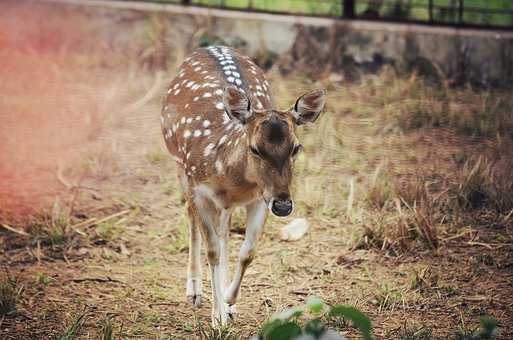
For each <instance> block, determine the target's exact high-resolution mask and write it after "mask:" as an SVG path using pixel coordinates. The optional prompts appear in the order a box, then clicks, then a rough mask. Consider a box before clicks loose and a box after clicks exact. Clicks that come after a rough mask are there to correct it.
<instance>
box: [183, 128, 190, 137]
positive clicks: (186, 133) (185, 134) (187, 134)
mask: <svg viewBox="0 0 513 340" xmlns="http://www.w3.org/2000/svg"><path fill="white" fill-rule="evenodd" d="M190 136H191V132H190V131H189V130H185V132H184V133H183V138H189V137H190Z"/></svg>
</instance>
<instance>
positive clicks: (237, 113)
mask: <svg viewBox="0 0 513 340" xmlns="http://www.w3.org/2000/svg"><path fill="white" fill-rule="evenodd" d="M223 102H224V108H225V110H226V113H227V114H228V116H229V117H230V118H231V119H236V120H238V121H239V122H240V123H241V124H246V123H247V121H248V119H249V118H250V117H251V103H250V101H249V98H248V96H246V94H245V93H244V92H242V90H240V89H238V88H236V87H234V86H227V87H226V88H225V89H224V95H223Z"/></svg>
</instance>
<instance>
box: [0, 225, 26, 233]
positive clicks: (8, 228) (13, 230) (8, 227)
mask: <svg viewBox="0 0 513 340" xmlns="http://www.w3.org/2000/svg"><path fill="white" fill-rule="evenodd" d="M0 225H1V226H2V227H4V228H5V229H7V230H9V231H12V232H13V233H16V234H18V235H22V236H30V234H29V233H27V232H26V231H23V230H18V229H16V228H13V227H11V226H10V225H7V224H3V223H2V224H0Z"/></svg>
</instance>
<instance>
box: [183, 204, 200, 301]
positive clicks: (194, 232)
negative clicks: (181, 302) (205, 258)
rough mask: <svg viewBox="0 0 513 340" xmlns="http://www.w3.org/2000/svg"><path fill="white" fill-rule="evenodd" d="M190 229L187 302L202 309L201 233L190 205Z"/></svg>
mask: <svg viewBox="0 0 513 340" xmlns="http://www.w3.org/2000/svg"><path fill="white" fill-rule="evenodd" d="M187 210H188V212H189V220H190V229H189V264H188V266H187V291H186V295H187V301H189V303H190V304H192V306H193V308H199V307H201V302H202V301H201V295H202V283H203V282H202V276H203V275H202V274H203V268H202V265H201V233H200V231H199V228H198V220H197V217H196V216H195V214H194V209H193V208H192V207H191V205H190V204H189V205H188V209H187Z"/></svg>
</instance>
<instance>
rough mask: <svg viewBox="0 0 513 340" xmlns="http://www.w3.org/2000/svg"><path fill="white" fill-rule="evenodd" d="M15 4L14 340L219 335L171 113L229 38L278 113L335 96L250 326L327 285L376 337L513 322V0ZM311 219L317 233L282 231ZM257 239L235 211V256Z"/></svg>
mask: <svg viewBox="0 0 513 340" xmlns="http://www.w3.org/2000/svg"><path fill="white" fill-rule="evenodd" d="M0 13H2V14H1V15H0V123H1V125H2V127H1V129H0V226H1V227H0V246H1V247H2V252H1V253H0V264H1V267H2V275H3V276H2V280H1V284H0V293H1V294H0V302H1V303H0V307H2V308H0V309H1V310H0V313H1V314H3V315H4V316H2V318H1V319H0V335H1V337H2V338H6V339H21V338H48V336H49V335H51V336H55V337H57V338H58V337H59V336H69V337H68V338H72V337H79V338H98V337H102V336H105V334H110V333H109V331H110V332H111V333H112V332H114V333H115V334H118V336H120V337H123V338H129V337H142V338H165V337H166V336H168V337H170V338H173V337H178V338H190V337H195V336H201V334H203V335H204V333H202V332H203V331H204V328H201V325H202V324H203V322H208V320H209V318H210V317H209V304H210V300H209V297H205V299H206V305H205V306H204V308H203V309H202V310H200V311H198V312H196V314H193V312H192V311H191V310H190V308H189V307H188V306H187V305H186V303H185V298H184V294H185V293H184V287H185V268H186V266H185V264H186V261H187V249H188V224H187V218H186V214H185V210H184V204H183V201H182V197H181V194H180V191H179V186H178V183H177V181H176V171H175V170H176V169H175V165H174V163H173V161H172V160H171V158H170V157H169V155H168V153H167V151H166V150H165V147H164V143H163V138H162V136H161V131H160V118H159V117H160V109H161V103H162V101H163V99H164V96H165V94H166V90H167V86H168V84H169V83H170V81H171V80H172V79H173V78H174V75H175V73H176V70H177V69H178V67H179V66H180V64H181V63H182V61H183V60H184V59H185V58H186V56H187V55H188V54H189V53H191V52H192V51H193V50H195V49H196V48H198V47H202V46H208V45H214V44H221V45H228V46H232V47H234V48H236V49H238V50H240V51H241V52H242V53H244V54H247V55H248V56H250V57H252V58H253V59H254V60H255V62H256V63H257V64H258V65H259V66H260V67H261V68H262V69H263V70H264V71H265V73H266V77H267V78H268V80H269V82H270V83H271V87H272V92H273V94H274V99H275V103H276V107H277V108H279V109H286V108H288V107H290V106H291V105H292V104H293V103H294V100H295V99H296V98H297V96H299V95H300V94H302V93H303V92H305V91H308V90H311V89H313V88H318V87H325V88H327V90H328V104H327V105H328V106H327V111H326V113H325V114H324V115H323V117H322V118H320V119H319V121H318V122H317V123H316V124H315V125H312V126H305V127H301V128H300V129H298V135H299V138H300V140H301V142H302V144H303V145H304V149H305V151H304V152H303V153H302V154H301V155H300V156H299V158H298V160H297V162H296V169H295V182H294V189H293V190H294V193H295V194H294V196H295V201H296V203H297V204H296V206H297V209H296V212H295V215H294V216H292V217H290V218H285V219H278V218H274V217H270V218H269V221H268V224H267V225H266V232H265V235H264V236H263V240H262V243H261V250H259V252H258V255H257V258H256V260H255V263H254V265H252V267H251V268H250V269H249V270H248V274H247V280H246V281H245V283H244V285H243V293H242V294H243V296H242V297H241V300H240V306H238V307H239V312H240V313H241V316H240V319H239V320H238V321H237V322H236V323H235V330H234V332H235V333H234V334H236V335H234V336H235V338H246V337H249V336H251V335H254V334H255V333H256V332H257V331H258V329H259V325H260V324H262V322H264V321H265V320H266V319H267V318H268V317H269V316H270V315H272V314H273V313H275V312H277V311H280V310H282V309H283V308H287V307H290V306H293V305H296V304H299V303H302V302H303V301H304V300H305V299H306V298H307V297H308V296H313V295H315V296H319V297H322V298H323V299H324V300H325V301H326V302H327V303H329V304H336V303H346V304H351V305H354V306H357V307H358V308H359V309H361V310H362V311H364V312H365V313H366V314H367V315H369V317H370V318H371V320H372V322H373V326H374V335H375V336H376V337H377V338H385V339H389V338H403V339H429V338H433V339H436V338H440V337H442V336H443V337H448V336H449V337H454V338H468V337H469V336H472V335H473V334H474V333H475V332H476V330H477V329H478V327H479V320H480V318H481V317H482V316H484V315H488V316H491V317H493V318H494V320H497V324H498V329H499V333H498V335H497V338H504V339H508V338H511V337H512V336H513V333H512V327H511V325H512V324H513V310H512V306H511V303H510V301H511V299H512V297H513V286H511V278H512V274H513V273H512V268H513V262H512V260H511V256H510V255H511V248H512V245H513V233H512V228H513V176H512V173H511V168H512V166H513V158H512V150H513V144H512V139H513V133H512V131H513V111H512V108H513V98H512V96H511V90H512V83H513V3H512V2H511V1H506V0H493V1H479V0H432V1H430V0H411V1H407V0H390V1H386V0H383V1H378V0H376V1H370V0H369V1H359V0H354V1H350V0H341V1H335V0H333V1H329V0H322V1H320V0H317V1H313V0H312V1H307V0H289V1H267V0H261V1H260V0H254V1H242V0H233V1H229V0H226V1H121V0H120V1H115V0H113V1H96V0H89V1H80V0H55V1H30V0H22V1H2V2H1V3H0ZM297 217H304V218H306V219H307V220H308V221H309V223H310V229H309V231H308V232H307V234H306V235H305V236H304V237H302V238H301V239H299V240H297V241H295V242H288V241H285V240H282V239H281V237H280V232H279V230H280V228H282V227H283V226H285V225H286V224H287V223H288V222H290V221H291V220H292V219H293V218H297ZM243 233H244V217H243V214H237V215H236V216H235V217H234V220H233V227H232V239H233V247H232V248H231V255H232V260H234V259H235V258H236V254H237V253H238V248H237V247H238V246H239V245H240V243H241V240H242V237H243ZM149 249H151V251H149ZM270 263H273V266H272V268H270V266H269V264H270ZM205 274H206V272H205ZM205 277H207V275H205ZM208 284H209V283H208V280H207V281H206V282H205V285H208ZM207 288H208V287H205V289H204V290H205V291H209V290H208V289H207ZM193 316H194V317H193ZM27 320H30V322H28V321H27ZM336 327H337V330H338V331H340V332H342V333H343V334H345V335H347V336H348V337H351V336H355V335H356V331H355V329H354V328H352V327H350V325H348V324H347V323H343V322H341V323H337V324H336ZM70 334H71V335H70ZM228 338H229V337H228Z"/></svg>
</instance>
